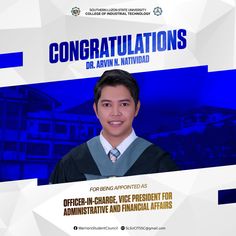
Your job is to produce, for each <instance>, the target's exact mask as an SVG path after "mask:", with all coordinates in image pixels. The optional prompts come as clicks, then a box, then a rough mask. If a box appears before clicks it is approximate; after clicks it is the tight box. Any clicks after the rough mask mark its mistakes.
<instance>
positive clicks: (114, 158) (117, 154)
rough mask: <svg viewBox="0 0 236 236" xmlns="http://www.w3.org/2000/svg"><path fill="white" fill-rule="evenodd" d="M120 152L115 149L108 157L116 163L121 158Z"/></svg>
mask: <svg viewBox="0 0 236 236" xmlns="http://www.w3.org/2000/svg"><path fill="white" fill-rule="evenodd" d="M119 155H120V152H119V150H118V149H117V148H113V149H111V150H110V151H109V153H108V156H109V158H110V159H111V161H112V162H113V163H114V162H116V160H117V158H118V157H119Z"/></svg>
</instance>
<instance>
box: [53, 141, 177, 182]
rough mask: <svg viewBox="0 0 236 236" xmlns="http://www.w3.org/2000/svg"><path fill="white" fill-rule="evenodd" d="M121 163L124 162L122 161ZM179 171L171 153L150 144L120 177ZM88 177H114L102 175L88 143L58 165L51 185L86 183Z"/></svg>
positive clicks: (68, 155) (73, 151)
mask: <svg viewBox="0 0 236 236" xmlns="http://www.w3.org/2000/svg"><path fill="white" fill-rule="evenodd" d="M140 139H141V138H140ZM137 145H138V144H137ZM104 153H105V152H104ZM104 155H105V154H104ZM102 158H108V157H102ZM126 158H127V157H126ZM120 161H122V159H121V160H120ZM110 162H111V161H110V160H109V163H110ZM177 169H178V168H177V166H176V164H175V163H174V161H173V160H172V159H171V157H170V155H169V153H167V152H165V151H164V150H162V149H161V148H160V147H158V146H156V145H154V144H151V143H150V145H148V146H147V147H146V148H145V149H144V150H143V151H142V153H140V155H139V156H138V157H137V158H136V160H135V162H134V163H133V164H132V165H131V166H130V168H128V169H127V170H126V171H125V173H124V172H123V174H122V175H118V176H131V175H141V174H151V173H160V172H167V171H175V170H177ZM88 176H90V177H91V176H93V178H92V179H101V178H108V177H113V176H103V175H102V174H101V171H100V170H99V168H98V165H97V163H96V161H95V160H94V157H93V156H92V154H91V151H90V149H89V145H88V143H83V144H81V145H79V146H77V147H75V148H74V149H72V150H71V151H70V152H69V153H68V154H66V155H65V156H64V157H63V158H62V159H61V160H60V161H59V162H58V163H57V165H56V167H55V169H54V171H53V173H52V174H51V177H50V183H52V184H55V183H66V182H75V181H84V180H88ZM90 179H91V178H90Z"/></svg>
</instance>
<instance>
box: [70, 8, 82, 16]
mask: <svg viewBox="0 0 236 236" xmlns="http://www.w3.org/2000/svg"><path fill="white" fill-rule="evenodd" d="M71 14H72V15H73V16H78V15H79V14H80V9H79V8H78V7H73V8H72V9H71Z"/></svg>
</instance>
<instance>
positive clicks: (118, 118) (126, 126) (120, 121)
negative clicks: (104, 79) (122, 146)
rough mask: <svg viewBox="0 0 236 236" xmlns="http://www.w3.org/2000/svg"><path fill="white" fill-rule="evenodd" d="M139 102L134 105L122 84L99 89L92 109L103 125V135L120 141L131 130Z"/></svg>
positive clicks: (108, 138) (109, 139)
mask: <svg viewBox="0 0 236 236" xmlns="http://www.w3.org/2000/svg"><path fill="white" fill-rule="evenodd" d="M139 107H140V103H139V102H138V104H137V106H135V103H134V99H133V98H132V97H131V94H130V92H129V90H128V89H127V88H126V87H125V86H123V85H117V86H114V87H113V86H105V87H104V88H103V89H102V91H101V97H100V98H99V100H98V104H97V107H96V104H94V111H95V113H96V115H97V117H98V119H99V121H100V123H101V125H102V127H103V135H104V137H105V138H106V139H107V140H108V141H111V140H116V141H117V140H119V142H122V140H123V139H125V138H126V137H127V136H128V135H129V134H130V133H131V131H132V123H133V119H134V117H135V116H136V115H137V114H138V111H139Z"/></svg>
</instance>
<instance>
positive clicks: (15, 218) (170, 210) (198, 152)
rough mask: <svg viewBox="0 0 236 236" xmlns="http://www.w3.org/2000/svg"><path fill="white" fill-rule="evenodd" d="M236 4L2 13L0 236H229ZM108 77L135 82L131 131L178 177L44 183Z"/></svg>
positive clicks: (85, 127) (90, 128) (29, 2)
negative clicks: (118, 73) (122, 73)
mask: <svg viewBox="0 0 236 236" xmlns="http://www.w3.org/2000/svg"><path fill="white" fill-rule="evenodd" d="M235 4H236V2H235V0H225V1H223V0H221V1H220V0H215V1H214V2H213V1H194V0H185V1H183V0H178V1H172V0H167V1H158V2H157V1H152V0H150V1H147V2H144V1H127V0H125V1H117V0H112V1H110V0H109V1H106V0H102V1H99V2H96V1H92V2H91V1H90V2H88V1H84V0H81V1H72V0H48V1H43V0H12V1H7V2H6V3H0V35H1V37H0V150H1V152H0V181H1V182H2V183H0V199H1V203H0V206H1V208H0V209H1V211H0V234H1V235H4V236H10V235H11V236H14V235H17V236H19V235H51V234H56V235H77V234H82V235H93V234H94V233H100V232H102V233H103V234H111V233H112V234H117V235H120V234H124V235H143V234H147V235H159V234H163V235H173V232H175V233H176V232H178V234H181V235H190V234H191V235H199V234H213V235H225V234H227V235H229V236H231V235H234V234H235V232H236V228H235V226H234V223H233V221H232V219H233V216H234V215H235V213H236V212H235V202H236V197H235V196H236V194H235V186H236V182H235V173H236V167H235V164H236V145H235V143H236V95H235V91H234V90H235V85H236V82H235V78H236V70H235V67H236V57H235V55H236V47H235V45H236V44H235V36H236V35H235V34H236V33H235V32H236V31H235V30H236V27H235ZM110 69H122V70H126V71H128V72H129V73H131V74H132V75H133V77H134V78H135V79H136V80H137V82H138V84H139V87H140V101H141V107H140V111H139V114H138V116H137V117H136V118H135V121H134V124H133V128H134V130H135V132H136V134H137V135H138V136H140V137H143V138H145V139H146V140H148V141H150V142H152V143H154V144H156V145H158V146H160V147H162V148H163V149H164V150H167V151H168V152H169V153H170V154H171V156H172V158H173V160H174V161H175V163H176V164H177V166H178V168H179V171H175V172H169V173H159V174H158V173H157V174H151V175H141V176H132V177H121V178H114V179H103V180H96V181H85V182H76V183H67V184H58V185H48V183H49V176H50V174H51V173H52V171H53V169H54V168H55V166H56V163H57V162H58V161H59V160H60V159H61V158H62V157H63V156H64V155H65V154H67V153H68V152H69V151H70V150H71V149H72V148H74V147H75V146H78V145H80V144H82V143H84V142H86V141H87V140H89V139H91V138H92V137H94V136H96V135H99V134H100V131H101V125H100V123H99V121H98V119H97V117H96V115H95V113H94V110H93V102H94V97H93V96H94V95H93V89H94V86H95V84H96V81H97V80H98V78H99V77H100V76H101V75H102V73H103V72H104V71H106V70H110ZM35 179H37V180H35ZM39 185H40V186H39ZM42 185H44V186H42ZM78 189H79V190H78ZM223 216H224V217H223ZM27 222H28V223H27ZM29 222H30V223H29ZM224 222H226V223H224Z"/></svg>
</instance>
